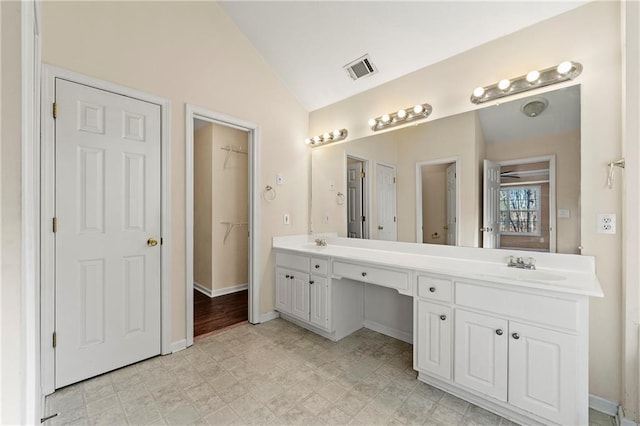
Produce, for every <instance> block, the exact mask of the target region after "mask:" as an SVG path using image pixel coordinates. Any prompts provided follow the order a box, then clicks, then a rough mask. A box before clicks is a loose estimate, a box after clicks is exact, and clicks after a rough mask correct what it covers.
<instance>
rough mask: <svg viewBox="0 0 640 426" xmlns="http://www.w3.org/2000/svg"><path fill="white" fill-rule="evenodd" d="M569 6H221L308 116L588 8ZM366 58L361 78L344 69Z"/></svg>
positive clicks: (575, 2) (384, 3) (316, 3)
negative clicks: (370, 67) (369, 64)
mask: <svg viewBox="0 0 640 426" xmlns="http://www.w3.org/2000/svg"><path fill="white" fill-rule="evenodd" d="M586 2H587V1H585V0H573V1H539V0H538V1H536V0H529V1H504V0H503V1H477V0H476V1H410V2H404V1H374V2H370V1H349V2H347V1H337V2H335V1H255V2H254V1H231V2H221V3H220V4H221V5H222V8H223V9H224V10H225V11H226V13H227V14H228V15H229V16H230V17H231V19H232V20H233V21H235V23H236V25H237V26H238V28H239V29H240V30H241V31H242V32H243V33H244V34H245V35H246V37H247V38H248V39H249V40H250V42H251V43H252V44H253V45H254V46H255V47H256V49H257V50H258V51H259V52H260V54H261V55H262V56H263V57H264V59H265V61H266V62H267V63H268V64H269V65H270V66H271V67H272V68H273V69H274V70H275V72H276V73H277V74H278V75H279V77H280V78H281V79H282V81H283V82H284V84H285V85H286V86H287V87H288V88H289V89H290V90H291V92H292V93H293V94H294V95H295V96H296V97H297V98H298V100H299V101H300V102H301V104H302V105H303V106H304V107H305V108H307V109H308V110H309V111H313V110H316V109H319V108H322V107H324V106H326V105H329V104H332V103H334V102H337V101H339V100H342V99H345V98H348V97H350V96H353V95H355V94H357V93H360V92H363V91H365V90H368V89H371V88H373V87H375V86H378V85H380V84H383V83H385V82H388V81H390V80H393V79H396V78H398V77H401V76H403V75H406V74H409V73H411V72H413V71H416V70H418V69H420V68H423V67H426V66H428V65H431V64H434V63H436V62H439V61H442V60H444V59H446V58H449V57H452V56H455V55H457V54H459V53H462V52H464V51H466V50H469V49H471V48H473V47H476V46H479V45H481V44H483V43H486V42H489V41H491V40H494V39H496V38H499V37H502V36H504V35H507V34H510V33H512V32H515V31H517V30H519V29H522V28H524V27H527V26H530V25H533V24H535V23H537V22H540V21H543V20H545V19H548V18H551V17H553V16H555V15H559V14H561V13H564V12H567V11H569V10H571V9H574V8H576V7H578V6H581V5H583V4H585V3H586ZM364 54H369V55H370V57H371V60H372V61H373V63H374V64H375V66H376V67H377V68H378V72H377V73H376V74H372V75H369V76H366V77H364V78H361V79H359V80H355V81H354V80H352V79H351V78H350V77H348V75H347V73H346V71H345V70H344V69H343V66H344V65H346V64H348V63H349V62H351V61H353V60H355V59H357V58H359V57H361V56H362V55H364Z"/></svg>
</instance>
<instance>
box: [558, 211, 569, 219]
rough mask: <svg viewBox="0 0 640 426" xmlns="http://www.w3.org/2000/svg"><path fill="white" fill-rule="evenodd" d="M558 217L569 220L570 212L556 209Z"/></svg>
mask: <svg viewBox="0 0 640 426" xmlns="http://www.w3.org/2000/svg"><path fill="white" fill-rule="evenodd" d="M558 217H559V218H562V219H569V218H570V217H571V210H569V209H558Z"/></svg>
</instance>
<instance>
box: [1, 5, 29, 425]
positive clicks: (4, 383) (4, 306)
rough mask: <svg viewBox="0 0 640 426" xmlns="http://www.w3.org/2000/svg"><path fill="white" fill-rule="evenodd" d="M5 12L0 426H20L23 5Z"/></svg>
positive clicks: (3, 34)
mask: <svg viewBox="0 0 640 426" xmlns="http://www.w3.org/2000/svg"><path fill="white" fill-rule="evenodd" d="M0 10H1V12H0V13H1V23H0V28H1V33H0V37H1V38H0V40H1V41H0V43H1V46H0V51H1V54H2V64H1V74H0V75H1V77H0V93H1V94H2V99H1V104H0V123H1V128H0V129H1V130H0V131H1V134H0V135H1V140H2V144H1V145H0V170H1V175H0V259H1V262H2V264H1V270H0V336H1V337H2V342H1V346H0V423H2V424H19V423H21V415H22V411H21V410H22V406H21V404H22V392H23V389H24V388H23V380H24V372H23V371H22V368H23V365H24V364H23V361H24V360H23V357H24V354H23V352H22V343H23V340H22V337H23V333H22V311H21V308H22V299H21V291H22V289H21V287H20V284H21V278H22V273H21V267H22V263H21V262H22V259H21V254H20V253H21V209H20V203H21V186H20V185H21V184H20V182H21V167H20V158H21V136H20V120H21V118H20V105H21V101H20V96H21V93H20V87H21V86H20V85H21V67H20V60H21V57H20V39H21V36H20V30H21V27H20V3H19V2H0Z"/></svg>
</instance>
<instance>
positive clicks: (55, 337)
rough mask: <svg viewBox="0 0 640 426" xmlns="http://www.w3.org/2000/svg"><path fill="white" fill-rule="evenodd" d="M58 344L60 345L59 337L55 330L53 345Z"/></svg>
mask: <svg viewBox="0 0 640 426" xmlns="http://www.w3.org/2000/svg"><path fill="white" fill-rule="evenodd" d="M56 346H58V337H57V335H56V332H55V331H54V332H53V347H54V348H55V347H56Z"/></svg>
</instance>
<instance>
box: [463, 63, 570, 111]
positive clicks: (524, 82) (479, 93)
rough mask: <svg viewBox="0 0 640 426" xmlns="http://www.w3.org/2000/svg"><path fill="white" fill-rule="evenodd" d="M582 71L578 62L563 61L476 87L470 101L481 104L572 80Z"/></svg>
mask: <svg viewBox="0 0 640 426" xmlns="http://www.w3.org/2000/svg"><path fill="white" fill-rule="evenodd" d="M581 72H582V65H581V64H580V63H578V62H572V61H565V62H562V63H561V64H559V65H558V66H556V67H551V68H546V69H544V70H542V71H537V70H533V71H531V72H529V73H528V74H527V75H521V76H520V77H516V78H512V79H511V80H509V79H504V80H500V81H499V82H498V83H495V84H492V85H490V86H484V87H477V88H476V89H475V90H474V91H473V93H472V94H471V102H473V103H474V104H481V103H484V102H489V101H492V100H494V99H499V98H503V97H505V96H510V95H515V94H516V93H521V92H526V91H527V90H533V89H537V88H539V87H544V86H549V85H550V84H556V83H561V82H563V81H567V80H573V79H574V78H576V77H578V76H579V75H580V73H581Z"/></svg>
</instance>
